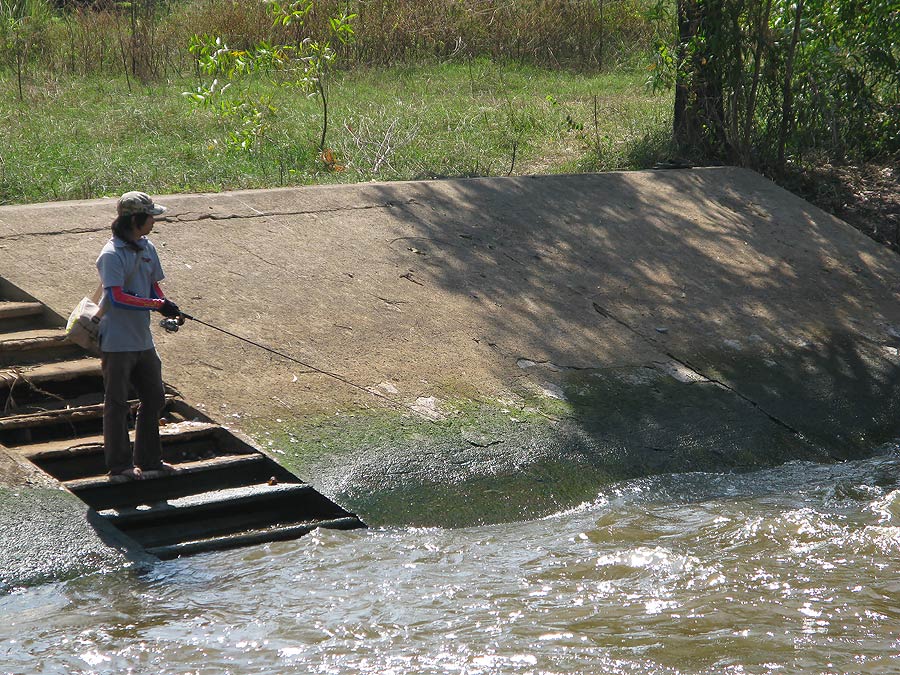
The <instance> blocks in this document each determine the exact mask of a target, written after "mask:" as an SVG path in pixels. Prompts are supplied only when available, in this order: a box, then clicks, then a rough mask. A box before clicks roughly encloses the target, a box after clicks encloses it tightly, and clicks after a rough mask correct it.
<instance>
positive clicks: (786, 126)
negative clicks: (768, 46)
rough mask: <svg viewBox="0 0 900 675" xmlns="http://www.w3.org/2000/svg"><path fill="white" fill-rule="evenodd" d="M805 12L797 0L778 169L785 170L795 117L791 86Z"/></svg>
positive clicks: (788, 57)
mask: <svg viewBox="0 0 900 675" xmlns="http://www.w3.org/2000/svg"><path fill="white" fill-rule="evenodd" d="M802 14H803V0H797V8H796V10H795V11H794V32H793V34H792V35H791V46H790V48H789V49H788V54H787V61H786V62H785V66H784V90H783V92H784V93H783V100H784V103H783V105H782V107H781V129H780V131H779V133H778V170H779V171H783V170H784V163H785V146H786V145H787V135H788V131H790V128H791V121H792V119H793V113H794V111H793V106H794V90H793V88H792V86H791V84H792V80H793V77H794V54H795V53H796V52H797V42H799V40H800V17H801V16H802Z"/></svg>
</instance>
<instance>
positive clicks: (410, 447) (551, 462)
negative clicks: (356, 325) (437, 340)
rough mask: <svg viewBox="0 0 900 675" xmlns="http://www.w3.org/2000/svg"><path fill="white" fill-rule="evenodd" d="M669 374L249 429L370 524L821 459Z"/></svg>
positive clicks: (518, 508) (577, 374)
mask: <svg viewBox="0 0 900 675" xmlns="http://www.w3.org/2000/svg"><path fill="white" fill-rule="evenodd" d="M527 367H529V368H530V367H532V366H527ZM670 370H671V368H666V367H659V368H654V367H639V368H623V369H615V370H612V371H606V370H594V369H577V370H576V369H572V370H568V371H556V372H554V373H542V374H541V378H539V380H538V381H539V382H540V384H539V385H535V384H534V382H532V381H528V382H526V385H529V386H522V387H520V390H519V391H518V392H509V395H508V396H507V397H504V398H498V399H488V398H481V399H478V400H475V399H466V398H457V399H451V400H445V401H440V402H439V404H438V405H437V406H436V409H437V410H439V414H440V417H439V418H437V419H424V418H421V417H418V418H416V417H413V416H411V415H406V414H403V413H400V412H397V411H394V410H380V411H373V410H358V411H352V412H343V413H338V414H335V415H331V416H318V417H315V418H310V419H307V420H305V421H304V422H303V423H302V424H296V423H290V424H283V423H282V424H280V425H279V424H278V423H277V422H276V423H274V424H271V426H261V427H259V428H258V429H257V430H256V431H255V435H256V437H257V439H258V440H260V441H261V443H262V445H263V446H264V447H268V449H269V451H270V452H272V453H273V454H275V455H276V456H277V457H278V458H279V459H280V460H282V461H283V462H284V463H285V464H286V465H287V466H289V467H291V468H292V469H294V470H295V471H297V472H298V473H299V474H301V475H310V476H314V477H315V480H316V482H317V487H319V488H321V489H323V490H324V491H325V492H326V493H328V494H329V495H330V496H331V497H332V498H334V499H335V500H336V501H338V502H340V503H342V505H344V506H345V507H346V508H351V509H353V510H354V511H355V512H357V513H359V514H360V516H361V517H362V518H363V519H364V520H366V522H368V523H369V524H370V525H381V524H412V525H421V526H431V525H437V526H466V525H473V524H483V523H494V522H508V521H514V520H522V519H529V518H537V517H542V516H546V515H549V514H552V513H554V512H558V511H561V510H565V509H569V508H573V507H576V506H578V505H579V504H581V503H583V502H586V501H591V500H593V499H594V498H595V497H596V495H597V493H598V491H599V490H600V489H601V488H602V487H603V486H604V485H607V484H609V483H610V482H613V481H616V480H621V479H626V478H633V477H637V476H643V475H649V474H655V473H662V472H669V471H678V472H684V471H721V470H723V469H724V470H748V469H753V468H759V467H761V466H771V465H775V464H778V463H780V462H783V461H786V460H790V459H801V458H802V459H815V460H822V459H828V455H827V453H826V452H825V451H824V450H822V449H821V448H818V447H816V446H814V445H813V444H811V443H809V442H808V441H806V440H805V439H803V438H802V437H800V436H799V435H798V434H796V433H795V432H792V431H791V430H790V429H789V428H787V427H786V426H784V425H779V424H777V423H775V422H773V420H772V419H771V418H770V417H769V416H768V415H766V414H765V413H764V412H762V411H760V410H759V409H758V408H757V407H755V406H754V405H752V404H751V403H749V402H748V401H746V400H745V399H743V398H742V397H741V396H739V395H737V394H735V392H733V391H731V390H729V389H728V388H727V387H725V386H723V385H722V384H720V383H717V382H712V381H709V380H703V379H702V378H701V379H694V380H691V379H689V380H687V381H683V378H682V379H679V378H678V377H677V375H678V373H677V372H676V373H674V374H673V373H672V372H670ZM548 375H554V376H555V378H554V379H555V383H550V382H546V381H544V380H546V379H549V378H548ZM673 401H677V402H678V403H677V405H673V404H672V402H673Z"/></svg>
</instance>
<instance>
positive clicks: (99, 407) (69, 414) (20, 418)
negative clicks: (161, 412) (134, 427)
mask: <svg viewBox="0 0 900 675" xmlns="http://www.w3.org/2000/svg"><path fill="white" fill-rule="evenodd" d="M174 398H175V397H174V396H173V395H172V394H166V403H167V404H168V403H169V402H170V401H172V400H174ZM138 403H139V402H138V401H137V399H134V400H131V401H129V402H128V404H129V405H130V406H131V409H132V411H133V410H135V409H136V408H137V406H138ZM99 417H103V404H102V403H94V404H91V405H83V406H75V407H66V408H58V409H53V408H48V409H47V410H40V411H37V412H33V413H25V414H21V415H8V416H6V417H0V431H5V430H7V429H25V428H31V427H39V426H48V425H53V424H65V423H67V422H80V421H82V420H89V419H97V418H99Z"/></svg>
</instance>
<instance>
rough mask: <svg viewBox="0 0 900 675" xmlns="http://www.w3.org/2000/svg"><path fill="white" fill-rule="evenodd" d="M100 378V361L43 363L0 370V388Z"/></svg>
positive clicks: (101, 372) (81, 360)
mask: <svg viewBox="0 0 900 675" xmlns="http://www.w3.org/2000/svg"><path fill="white" fill-rule="evenodd" d="M92 376H93V377H102V376H103V370H102V369H101V367H100V359H94V358H87V359H76V360H74V361H60V362H58V363H45V364H40V365H36V366H27V367H23V368H4V369H2V370H0V388H2V387H11V386H13V385H15V384H25V383H27V382H34V383H35V384H41V383H44V382H65V381H67V380H74V379H76V378H79V377H92Z"/></svg>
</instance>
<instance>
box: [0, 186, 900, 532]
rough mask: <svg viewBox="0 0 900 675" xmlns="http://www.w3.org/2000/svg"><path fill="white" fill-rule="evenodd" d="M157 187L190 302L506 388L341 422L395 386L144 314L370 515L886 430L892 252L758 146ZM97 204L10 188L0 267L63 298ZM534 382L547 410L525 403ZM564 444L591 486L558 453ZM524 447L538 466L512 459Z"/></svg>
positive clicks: (207, 384) (444, 390)
mask: <svg viewBox="0 0 900 675" xmlns="http://www.w3.org/2000/svg"><path fill="white" fill-rule="evenodd" d="M136 187H140V186H136ZM158 199H159V201H160V202H161V203H164V204H166V205H168V206H169V207H170V211H169V213H168V214H167V218H166V219H165V220H164V221H161V222H159V223H158V224H157V225H156V228H155V232H154V234H153V235H151V238H152V239H153V240H154V242H155V243H156V245H157V247H158V249H159V251H160V254H161V257H162V260H163V266H164V268H165V271H166V273H167V275H168V279H167V281H166V283H165V286H166V289H167V292H168V293H169V295H170V296H171V297H172V298H173V299H175V300H176V301H177V302H178V303H179V304H180V305H181V306H182V308H183V309H184V310H185V311H187V312H190V313H191V314H193V315H195V316H196V317H198V318H201V319H203V320H204V321H207V322H209V323H212V324H214V325H216V326H220V327H222V328H225V329H227V330H229V331H232V332H234V333H237V334H240V335H243V336H246V337H247V338H250V339H252V340H255V341H257V342H260V343H264V344H266V345H270V346H272V347H274V348H276V349H278V350H280V351H283V352H286V353H288V354H291V355H293V356H295V357H296V358H298V359H300V360H302V361H304V362H307V363H309V364H312V365H314V366H316V367H317V368H319V369H323V370H326V371H329V372H332V373H337V374H339V375H340V376H341V377H342V378H344V379H346V380H349V381H351V382H353V383H355V384H358V385H359V386H360V387H364V388H365V387H372V388H377V390H378V391H380V392H382V393H384V394H385V395H386V396H389V397H390V398H392V399H394V400H396V401H398V402H400V403H401V404H402V405H407V406H420V407H424V408H425V409H427V408H429V407H431V408H433V409H435V410H438V411H440V410H441V409H444V410H447V409H448V406H449V404H450V403H451V402H453V401H456V400H459V399H465V400H468V401H474V402H476V404H477V407H478V408H479V410H480V411H481V412H483V411H484V408H485V406H487V407H489V408H491V409H492V410H493V411H494V412H496V413H497V414H496V415H495V416H494V417H495V418H496V419H495V422H496V423H494V424H493V426H492V425H491V424H488V425H485V424H483V423H482V422H483V421H484V420H483V419H482V418H483V415H482V417H479V418H478V419H475V418H472V419H467V418H466V417H465V415H460V414H459V411H458V410H457V415H456V416H455V417H454V420H456V422H455V423H456V424H457V427H453V428H452V429H451V430H450V431H449V432H448V433H447V434H444V435H441V434H433V435H429V433H428V432H427V431H425V432H423V430H422V429H421V428H418V427H416V429H414V430H412V429H407V430H406V431H405V432H404V433H401V434H399V435H398V434H397V433H393V432H391V433H387V432H385V433H376V432H375V431H366V430H360V429H356V430H354V431H350V430H348V429H349V428H350V427H352V425H353V424H354V423H356V424H357V425H358V426H360V425H361V426H366V427H367V429H370V430H371V429H372V428H373V422H372V421H371V420H369V419H368V418H365V416H363V417H362V418H357V419H356V421H355V422H354V419H352V418H350V417H348V415H349V414H350V413H351V412H352V411H358V410H359V409H361V408H370V409H373V410H391V409H390V407H389V406H386V405H385V404H384V402H383V401H382V400H381V399H378V398H374V397H372V396H371V395H368V394H366V393H364V392H362V391H360V390H359V389H358V388H354V387H351V386H348V385H347V384H346V383H344V382H341V381H338V380H336V379H334V378H330V377H327V376H323V375H321V374H318V373H315V372H309V370H308V369H306V368H304V367H303V366H300V365H298V364H296V363H291V362H286V361H284V360H283V359H280V358H278V357H276V356H273V355H272V354H269V353H266V352H264V351H262V350H260V349H257V348H254V347H251V346H249V345H247V344H245V343H241V342H239V341H237V340H234V339H233V338H231V337H228V336H226V335H224V334H221V333H218V332H216V331H213V330H210V329H208V328H205V327H202V326H199V325H196V324H188V325H187V326H185V327H184V328H183V329H182V331H180V332H179V333H177V334H174V335H167V334H164V333H162V331H159V333H158V340H157V344H158V345H159V351H160V353H161V355H162V357H163V362H164V365H165V377H166V380H167V381H168V382H169V383H171V384H172V385H174V386H175V387H177V388H178V389H179V390H180V391H181V393H182V394H183V395H184V396H185V398H186V399H187V400H188V401H191V402H192V403H194V404H204V405H205V406H206V408H207V410H209V411H210V412H211V413H212V414H213V415H216V416H218V417H219V418H220V419H225V420H228V421H229V423H231V424H232V426H235V427H238V428H240V429H242V430H244V431H247V432H249V433H251V434H252V435H255V436H256V438H257V439H259V440H262V441H263V444H264V445H265V438H264V437H262V436H261V434H264V433H265V431H264V430H276V429H284V430H285V432H284V433H285V434H288V433H293V431H294V430H297V429H299V430H301V431H303V430H306V431H310V430H311V429H312V430H313V431H317V433H318V435H317V436H316V439H318V440H315V441H310V442H306V441H304V439H302V438H301V439H300V440H299V442H298V445H297V447H300V448H302V450H303V452H302V453H301V452H293V453H292V451H291V448H290V447H285V448H283V449H284V451H285V452H286V453H287V454H286V458H287V459H288V461H289V462H294V467H293V468H295V469H296V468H300V470H301V471H302V472H303V473H304V474H310V471H309V470H307V468H303V467H308V466H311V465H312V464H313V463H314V464H315V465H316V467H317V469H321V470H322V473H320V474H319V476H320V478H319V480H320V485H319V486H320V487H322V488H324V491H325V492H326V493H329V494H330V495H331V496H334V495H340V496H343V497H344V498H345V499H343V501H342V503H344V504H345V505H347V506H349V507H352V508H354V510H356V511H357V512H359V513H360V515H361V516H362V517H363V518H364V519H365V520H367V521H368V522H370V523H373V524H377V523H378V522H379V518H378V517H377V515H376V516H375V517H374V518H373V513H374V512H375V511H378V510H379V509H380V510H381V511H382V512H384V511H390V512H391V513H392V514H393V516H392V517H393V519H394V520H397V521H404V522H410V521H414V522H435V519H436V518H437V516H435V517H434V518H432V517H431V515H429V514H431V513H432V511H433V512H434V513H437V511H438V510H441V509H443V510H444V511H446V510H447V505H448V504H447V503H448V502H449V501H451V500H452V501H454V502H455V503H456V504H457V505H458V502H459V498H460V496H461V495H462V496H465V495H471V494H472V493H473V492H478V493H479V494H482V491H481V487H484V481H486V480H488V479H487V478H486V477H491V478H490V480H491V481H493V482H492V483H491V485H492V487H491V488H490V489H496V485H497V482H498V481H500V479H501V478H502V479H503V480H506V479H507V478H508V479H509V480H510V481H512V482H511V483H510V484H509V486H508V487H506V488H503V489H501V492H502V493H503V495H504V499H503V500H499V502H503V504H501V505H499V506H498V503H494V502H492V503H491V506H492V507H493V508H495V509H496V511H495V512H496V513H497V514H498V515H496V516H494V517H493V518H492V519H504V518H511V517H516V516H517V514H518V513H519V511H517V509H520V507H521V508H524V507H522V504H524V503H525V502H527V503H528V504H531V505H532V506H533V505H534V504H535V503H539V504H540V506H538V507H535V508H536V512H541V511H547V510H550V509H552V508H554V507H556V506H559V505H565V504H569V503H571V502H572V501H574V500H577V499H581V498H585V497H586V496H588V497H589V495H590V492H591V490H592V489H595V488H596V483H597V481H598V480H601V479H602V477H604V476H605V477H620V476H623V475H635V474H639V473H642V472H647V471H658V470H685V469H707V468H729V467H730V468H740V467H745V466H754V465H757V464H760V463H771V462H777V461H784V460H786V459H795V458H814V459H822V458H833V457H837V458H840V457H847V456H854V455H857V454H860V453H865V452H867V451H868V450H869V449H871V448H872V447H873V446H874V445H876V444H878V443H882V442H885V441H888V440H890V439H892V438H895V437H896V436H897V433H898V426H900V425H898V422H897V419H898V417H897V412H898V410H897V405H898V404H897V396H896V386H897V377H898V375H897V374H898V368H897V366H898V363H900V352H898V347H900V304H898V302H897V301H898V299H900V274H898V270H897V258H896V255H895V254H893V253H892V252H891V251H889V250H887V249H884V248H882V247H880V246H878V245H877V244H875V243H874V242H872V241H870V240H869V239H867V238H866V237H864V236H862V235H861V234H859V233H858V232H856V231H855V230H853V229H852V228H850V227H849V226H847V225H846V224H845V223H843V222H841V221H839V220H838V219H836V218H834V217H832V216H829V215H828V214H825V213H824V212H822V211H821V210H819V209H817V208H815V207H813V206H811V205H810V204H808V203H806V202H804V201H803V200H801V199H799V198H797V197H795V196H793V195H791V194H789V193H787V192H786V191H784V190H782V189H780V188H778V187H777V186H775V185H774V184H772V183H771V182H770V181H768V180H766V179H764V178H762V177H760V176H759V175H757V174H754V173H752V172H749V171H745V170H740V169H734V168H715V169H695V170H685V171H671V172H634V173H610V174H599V175H575V176H544V177H516V178H504V179H472V180H455V181H440V182H420V183H390V184H366V185H346V186H328V187H308V188H298V189H282V190H267V191H248V192H235V193H224V194H211V195H177V196H170V197H159V198H158ZM113 213H114V201H113V200H111V199H110V200H95V201H82V202H66V203H56V204H41V205H32V206H7V207H0V275H2V276H4V277H6V278H7V279H9V280H10V281H12V282H13V283H15V284H17V285H19V286H21V287H23V288H25V289H26V290H27V291H28V292H30V293H32V294H33V295H34V296H36V297H37V298H38V299H39V300H41V301H43V302H46V303H47V304H48V305H50V306H51V307H53V308H54V309H55V310H56V311H58V312H59V313H61V314H67V313H68V311H69V310H70V309H71V307H73V306H74V305H75V303H76V302H77V301H78V300H79V299H80V298H81V297H82V296H83V295H85V294H89V293H90V291H91V290H92V288H93V287H94V285H95V284H96V273H95V270H94V267H93V261H94V259H95V258H96V255H97V253H98V252H99V250H100V248H101V246H102V245H103V243H104V242H105V241H106V239H107V238H108V236H109V230H108V227H109V222H110V221H111V220H112V216H113ZM542 401H543V402H544V403H546V404H547V406H545V407H543V408H542V407H541V405H540V403H541V402H542ZM554 406H555V407H554ZM451 407H452V406H451ZM523 409H528V410H531V409H534V410H537V411H538V412H539V413H540V416H543V418H544V419H545V420H546V418H547V417H550V418H553V419H552V420H551V421H549V422H547V424H545V425H544V428H540V429H539V427H540V425H539V424H537V423H533V418H529V421H528V422H527V423H525V422H524V421H523V420H524V417H523V416H522V415H519V414H518V413H519V411H521V410H523ZM335 413H340V414H342V415H343V416H342V417H340V418H336V417H335ZM479 414H481V413H479ZM311 420H315V423H313V422H311ZM323 420H325V421H323ZM479 420H480V421H479ZM498 420H499V421H498ZM511 420H512V421H511ZM316 425H318V426H316ZM313 427H316V428H315V429H313ZM325 427H328V431H327V433H326V432H322V429H323V428H325ZM461 429H462V431H461ZM320 432H321V433H320ZM407 432H408V433H407ZM298 433H299V432H298ZM423 433H424V436H423ZM426 437H427V438H426ZM438 437H440V438H438ZM492 438H493V439H500V440H499V441H497V442H494V441H492V440H491V439H492ZM472 439H475V440H474V441H473V440H472ZM338 446H340V447H338ZM351 447H352V448H353V452H349V450H348V448H351ZM571 466H578V467H580V472H581V475H582V477H585V476H587V477H585V478H584V485H582V486H579V487H577V488H573V487H572V486H571V485H570V484H568V483H567V484H566V486H563V485H562V482H565V481H562V482H560V481H557V480H556V479H555V478H553V477H554V476H556V475H557V473H558V470H559V472H563V471H564V468H565V467H571ZM598 467H600V468H598ZM529 471H531V472H532V474H533V475H535V476H537V475H540V476H543V478H542V479H541V480H542V481H543V482H542V486H538V487H535V485H536V483H535V484H534V485H532V484H531V483H529V486H528V488H527V489H524V488H523V486H522V483H521V481H518V480H513V478H512V477H514V476H522V475H532V474H529ZM592 471H594V472H596V475H595V474H594V473H592ZM568 473H569V474H571V471H569V472H568ZM310 475H312V474H310ZM498 477H500V478H498ZM548 477H549V478H548ZM560 480H562V479H560ZM567 480H569V481H570V480H571V477H570V478H569V479H567ZM501 482H502V481H501ZM538 482H541V481H538ZM423 485H430V486H432V489H431V490H430V491H427V502H428V503H427V504H425V503H424V498H419V497H417V496H416V495H419V494H423V493H422V490H421V487H422V486H423ZM548 485H552V486H553V487H547V486H548ZM535 490H537V492H539V493H540V494H536V493H535V492H534V491H535ZM376 493H377V494H378V495H380V497H379V499H380V501H378V503H375V502H372V501H371V500H372V499H373V497H372V495H373V494H376ZM442 495H443V496H444V497H446V500H444V499H443V498H442ZM348 500H349V503H348ZM495 501H498V500H495ZM504 504H505V505H506V506H504ZM510 504H511V506H510ZM367 507H368V508H367ZM476 508H480V509H482V510H484V504H483V503H482V502H479V503H478V504H477V505H474V506H473V507H472V509H473V513H474V510H475V509H476ZM463 510H464V509H463ZM473 513H462V514H461V515H460V516H459V522H460V523H465V522H471V519H472V518H475V517H476V516H475V515H473ZM528 513H529V514H531V515H533V514H534V513H535V511H534V510H532V511H530V512H528ZM526 515H527V514H526ZM440 522H442V523H443V522H446V521H440Z"/></svg>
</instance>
